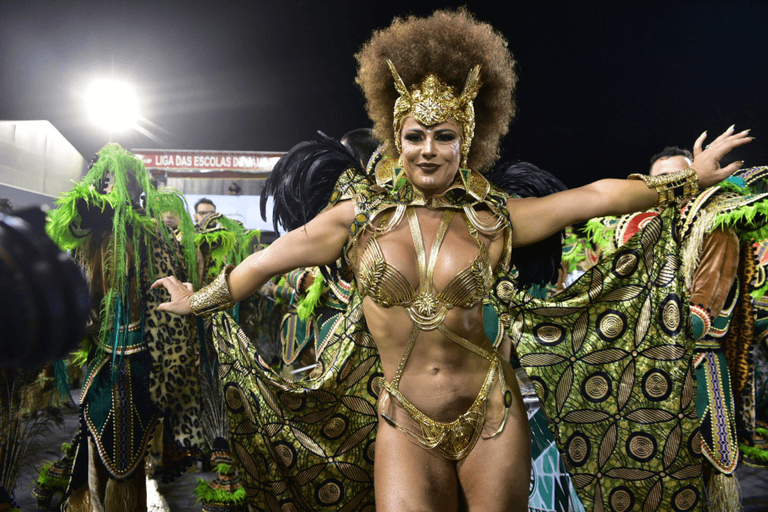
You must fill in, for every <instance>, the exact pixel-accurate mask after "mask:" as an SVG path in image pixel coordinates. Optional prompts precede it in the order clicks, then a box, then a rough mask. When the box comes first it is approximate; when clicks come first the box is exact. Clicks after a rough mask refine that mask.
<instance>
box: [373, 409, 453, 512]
mask: <svg viewBox="0 0 768 512" xmlns="http://www.w3.org/2000/svg"><path fill="white" fill-rule="evenodd" d="M373 473H374V474H373V478H374V489H375V493H376V510H377V511H378V512H389V511H397V512H415V511H441V512H442V511H446V512H455V511H458V510H459V492H458V483H457V481H456V463H455V462H453V461H449V460H446V459H444V458H443V457H442V456H440V455H439V454H436V453H433V452H432V451H430V450H426V449H424V448H422V447H421V446H418V445H415V444H414V443H412V442H411V441H410V440H409V438H408V436H407V434H404V433H403V432H400V431H399V430H398V429H397V428H395V427H393V426H392V425H390V424H389V423H387V422H386V421H385V420H382V419H379V429H378V432H377V434H376V457H375V460H374V468H373Z"/></svg>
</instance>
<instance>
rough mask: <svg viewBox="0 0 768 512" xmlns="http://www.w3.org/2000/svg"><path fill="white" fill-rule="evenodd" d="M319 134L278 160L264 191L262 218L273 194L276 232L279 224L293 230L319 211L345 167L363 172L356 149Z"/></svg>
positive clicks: (326, 203) (324, 205) (273, 218)
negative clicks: (317, 137)
mask: <svg viewBox="0 0 768 512" xmlns="http://www.w3.org/2000/svg"><path fill="white" fill-rule="evenodd" d="M317 133H319V134H320V137H321V139H320V140H313V141H306V142H301V143H299V144H297V145H295V146H294V147H293V148H291V150H290V151H289V152H288V153H286V154H285V155H284V156H283V157H282V158H281V159H280V160H278V161H277V163H276V164H275V167H274V168H273V169H272V172H270V174H269V178H267V183H266V185H265V186H264V190H262V192H261V217H262V218H263V219H265V220H266V208H267V202H266V200H267V197H268V196H274V201H275V204H274V210H273V213H272V222H273V224H274V227H275V233H278V232H279V229H278V226H282V228H283V229H284V230H285V231H291V230H293V229H296V228H298V227H301V226H303V225H304V224H306V223H307V222H309V221H310V220H312V219H313V218H314V217H315V216H316V215H317V214H318V213H320V211H321V210H322V209H323V208H325V207H326V206H327V205H328V201H329V199H330V197H331V194H332V193H333V189H334V186H335V185H336V180H338V179H339V176H341V174H342V173H343V172H344V171H345V170H346V169H348V168H350V167H354V168H355V169H356V170H358V171H359V172H361V173H362V172H364V171H363V169H362V167H361V164H360V161H359V159H358V157H357V155H356V154H355V153H354V152H353V151H351V150H350V149H348V148H347V147H346V146H344V145H343V144H341V143H340V142H339V141H337V140H335V139H332V138H331V137H328V136H327V135H325V134H324V133H323V132H317Z"/></svg>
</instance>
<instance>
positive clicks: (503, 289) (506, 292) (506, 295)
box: [496, 278, 515, 302]
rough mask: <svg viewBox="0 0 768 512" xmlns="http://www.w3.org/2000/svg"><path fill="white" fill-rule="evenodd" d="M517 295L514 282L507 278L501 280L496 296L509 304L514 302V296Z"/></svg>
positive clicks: (497, 286)
mask: <svg viewBox="0 0 768 512" xmlns="http://www.w3.org/2000/svg"><path fill="white" fill-rule="evenodd" d="M514 294H515V285H514V284H512V281H510V280H509V279H506V278H502V279H501V280H499V282H498V284H497V285H496V296H497V297H499V299H501V300H502V301H503V302H509V301H510V300H512V296H513V295H514Z"/></svg>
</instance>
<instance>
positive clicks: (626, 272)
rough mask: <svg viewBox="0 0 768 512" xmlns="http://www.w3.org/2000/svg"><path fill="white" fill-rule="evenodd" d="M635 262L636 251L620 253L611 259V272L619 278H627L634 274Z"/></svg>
mask: <svg viewBox="0 0 768 512" xmlns="http://www.w3.org/2000/svg"><path fill="white" fill-rule="evenodd" d="M637 261H638V256H637V252H636V251H633V250H632V251H624V252H620V253H619V254H617V255H616V257H615V258H614V259H613V272H614V273H615V274H616V275H618V276H619V277H629V276H631V275H632V274H633V273H634V272H635V269H636V268H637Z"/></svg>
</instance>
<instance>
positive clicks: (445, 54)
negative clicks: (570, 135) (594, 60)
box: [355, 8, 517, 171]
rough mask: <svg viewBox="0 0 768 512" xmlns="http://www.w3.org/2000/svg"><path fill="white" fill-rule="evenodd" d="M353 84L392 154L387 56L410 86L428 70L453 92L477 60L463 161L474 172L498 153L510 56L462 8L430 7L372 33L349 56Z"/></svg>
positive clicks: (509, 101) (507, 115) (511, 75)
mask: <svg viewBox="0 0 768 512" xmlns="http://www.w3.org/2000/svg"><path fill="white" fill-rule="evenodd" d="M355 57H356V58H357V61H358V73H357V79H356V82H357V84H358V85H359V86H360V87H361V88H362V90H363V94H364V95H365V100H366V108H367V110H368V116H369V117H370V118H371V120H372V121H373V131H374V135H375V136H376V137H377V138H378V139H379V140H384V141H387V153H388V154H390V155H396V154H397V153H396V150H395V147H394V144H393V143H392V142H393V141H392V137H393V133H392V130H393V127H392V126H393V108H394V105H395V101H396V100H397V98H398V93H397V91H396V90H395V86H394V80H393V78H392V73H391V72H390V70H389V67H388V66H387V59H390V60H391V61H392V63H393V64H394V65H395V68H397V71H398V73H399V74H400V76H401V77H402V79H403V81H404V82H405V85H406V86H407V87H408V89H409V90H410V89H411V88H412V87H413V86H414V85H415V84H418V83H420V82H421V81H422V80H423V79H424V77H425V76H426V75H428V74H430V73H434V74H435V75H437V76H438V77H440V79H441V80H442V81H443V82H445V83H446V84H448V85H451V86H453V87H454V90H456V91H457V93H460V92H461V91H462V90H463V88H464V83H465V82H466V79H467V75H468V74H469V72H470V71H471V70H472V68H473V67H475V66H476V65H478V64H480V65H481V66H482V69H481V70H480V80H481V82H482V84H483V85H482V87H481V88H480V92H479V94H478V96H477V98H476V99H475V101H474V107H475V118H476V127H475V137H474V139H473V141H472V146H471V148H470V152H469V159H468V165H469V167H471V168H472V169H475V170H478V171H487V170H488V169H490V168H491V167H492V166H493V164H494V163H495V162H496V160H497V159H498V157H499V143H500V141H501V138H502V137H503V136H504V135H506V134H507V132H508V131H509V123H510V122H511V121H512V117H513V116H514V115H515V102H514V97H513V95H514V89H515V83H516V82H517V75H516V73H515V61H514V59H513V57H512V53H511V52H510V51H509V49H508V48H507V41H506V39H505V38H504V36H502V35H501V34H500V33H499V32H497V31H496V30H494V29H493V27H491V26H490V25H489V24H487V23H482V22H480V21H477V20H476V19H475V17H474V16H473V15H472V14H471V13H469V12H468V11H467V10H466V9H464V8H461V9H458V10H455V11H448V10H440V11H435V12H434V13H433V14H432V15H431V16H429V17H427V18H419V17H415V16H409V17H407V18H395V20H394V21H393V22H392V25H391V26H390V27H388V28H386V29H383V30H378V31H376V32H374V33H373V36H371V39H370V40H369V41H368V42H367V43H366V44H365V45H364V46H363V48H362V49H361V50H360V52H359V53H358V54H357V55H356V56H355Z"/></svg>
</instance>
